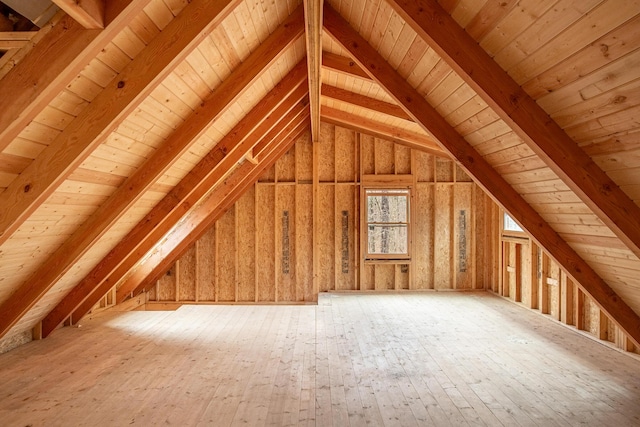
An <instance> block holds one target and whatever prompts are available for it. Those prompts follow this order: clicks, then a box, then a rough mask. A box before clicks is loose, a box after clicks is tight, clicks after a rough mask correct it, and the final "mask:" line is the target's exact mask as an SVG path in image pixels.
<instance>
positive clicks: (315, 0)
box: [302, 0, 323, 142]
mask: <svg viewBox="0 0 640 427" xmlns="http://www.w3.org/2000/svg"><path fill="white" fill-rule="evenodd" d="M302 3H303V5H304V18H305V19H304V25H305V39H306V45H307V66H308V70H309V109H310V111H311V137H312V140H313V141H314V142H315V141H319V140H320V139H319V138H320V87H321V86H322V75H321V71H322V3H323V0H303V2H302Z"/></svg>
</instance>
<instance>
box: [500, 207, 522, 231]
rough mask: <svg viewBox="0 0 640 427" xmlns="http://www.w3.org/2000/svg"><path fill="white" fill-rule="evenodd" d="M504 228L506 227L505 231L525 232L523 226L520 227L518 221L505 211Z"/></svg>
mask: <svg viewBox="0 0 640 427" xmlns="http://www.w3.org/2000/svg"><path fill="white" fill-rule="evenodd" d="M502 228H503V229H504V231H518V232H521V233H524V230H523V229H522V227H520V226H519V225H518V223H517V222H516V221H515V220H514V219H513V218H511V217H510V216H509V214H508V213H506V212H505V213H504V225H503V227H502Z"/></svg>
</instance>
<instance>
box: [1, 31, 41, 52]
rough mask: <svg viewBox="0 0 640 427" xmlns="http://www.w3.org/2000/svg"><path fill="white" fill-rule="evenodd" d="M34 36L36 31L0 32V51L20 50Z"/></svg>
mask: <svg viewBox="0 0 640 427" xmlns="http://www.w3.org/2000/svg"><path fill="white" fill-rule="evenodd" d="M36 34H38V32H37V31H9V32H4V31H3V32H0V50H9V49H20V48H21V47H23V46H24V45H26V44H27V43H29V40H31V39H32V38H33V36H35V35H36Z"/></svg>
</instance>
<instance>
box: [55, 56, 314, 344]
mask: <svg viewBox="0 0 640 427" xmlns="http://www.w3.org/2000/svg"><path fill="white" fill-rule="evenodd" d="M305 77H306V66H305V64H304V63H300V64H299V65H298V66H296V67H294V69H293V70H292V71H291V72H290V73H289V74H288V75H287V76H285V78H284V79H283V80H282V81H281V82H280V83H278V84H277V85H276V86H275V87H274V88H273V89H272V90H271V91H270V92H269V93H268V94H267V95H266V96H265V97H264V98H263V99H262V100H261V101H260V102H259V103H258V104H257V105H256V106H255V107H254V108H253V109H252V110H251V111H250V112H249V113H248V114H247V116H245V117H244V118H243V119H242V120H241V121H240V122H239V123H238V124H237V125H236V126H234V128H233V129H232V130H231V131H230V132H229V133H228V134H227V135H226V136H225V137H224V138H223V139H222V140H221V141H220V142H218V144H216V146H215V147H214V148H213V149H212V150H211V151H210V152H209V153H208V154H207V155H206V156H205V157H204V158H203V159H202V160H201V161H200V162H199V163H198V164H197V165H196V166H195V167H194V168H193V169H192V170H191V171H190V172H189V173H188V174H187V175H186V176H185V177H184V178H183V179H182V180H181V181H180V183H178V184H177V185H176V186H175V187H174V188H173V189H172V190H171V192H170V193H169V194H167V196H165V197H164V198H163V199H162V200H161V201H160V202H159V203H158V204H157V205H156V206H155V207H154V208H153V209H152V210H151V212H149V213H148V214H147V215H146V216H145V218H143V219H142V220H141V221H140V222H139V223H138V224H137V225H136V226H135V227H134V228H133V230H131V231H130V232H129V233H128V234H127V235H126V236H125V237H124V238H123V239H122V240H121V241H120V242H119V243H118V244H117V245H116V246H115V247H114V248H113V249H112V250H111V251H110V252H109V254H108V255H107V256H106V257H105V258H104V259H103V260H102V261H100V263H98V265H97V266H96V267H94V268H93V270H92V271H91V272H90V273H89V274H88V275H87V276H86V277H85V278H84V279H83V280H82V281H81V282H80V283H79V284H78V285H76V287H75V288H74V289H72V291H71V292H69V293H68V294H67V295H66V296H65V297H64V298H63V300H62V301H61V302H60V303H59V304H58V305H57V306H56V307H55V308H54V309H53V310H52V311H51V312H50V313H49V314H48V315H47V316H46V317H45V319H44V320H43V333H44V336H47V335H48V334H49V333H51V331H52V330H53V329H54V328H56V327H57V326H58V324H59V323H60V322H62V321H63V320H64V319H65V318H67V317H68V316H69V315H70V314H71V313H72V312H73V310H75V309H76V307H77V306H78V305H79V304H80V303H82V302H83V300H84V299H85V298H86V297H87V296H88V295H90V294H92V293H93V292H94V290H95V289H96V288H98V287H99V286H101V285H103V284H104V283H105V282H107V283H109V284H110V283H113V282H114V281H117V280H119V279H115V278H113V277H122V275H124V274H126V272H127V271H128V270H129V269H130V268H132V267H133V266H134V265H135V263H136V262H137V261H138V260H139V259H140V257H141V256H142V255H144V253H146V252H147V251H149V250H150V248H152V247H153V245H155V244H156V243H157V240H158V239H160V238H161V237H162V236H163V235H164V234H165V233H166V232H167V231H168V230H169V229H170V228H171V227H173V225H174V224H175V223H176V222H178V221H179V220H180V218H181V217H182V215H183V214H184V213H185V212H186V211H187V210H188V209H189V208H190V207H192V206H194V205H195V204H196V203H197V202H198V200H199V199H200V198H202V197H203V195H204V194H206V192H207V191H208V189H209V188H211V186H213V185H215V184H216V183H217V182H218V181H219V180H220V179H221V178H222V177H224V175H225V173H226V171H227V170H228V169H230V168H232V167H233V165H234V164H236V163H237V162H238V161H240V160H241V158H242V156H243V155H244V154H245V153H246V152H247V151H249V150H250V149H251V147H252V146H253V145H255V144H256V143H257V141H258V140H259V138H260V137H261V136H262V135H263V134H264V133H265V132H268V131H269V130H270V129H271V128H273V127H274V126H275V124H276V123H277V122H278V121H279V120H280V119H281V117H282V116H283V115H286V114H288V112H289V111H290V110H292V109H293V108H294V107H295V105H296V103H297V102H298V101H299V100H300V99H302V98H303V96H305V95H306V93H307V90H308V89H307V88H306V87H303V86H304V83H305ZM304 108H305V106H304V105H301V106H299V107H298V111H303V110H304ZM111 286H112V285H107V289H109V288H110V287H111ZM98 294H100V296H102V295H103V294H104V292H102V293H100V292H98ZM100 296H99V297H98V298H100Z"/></svg>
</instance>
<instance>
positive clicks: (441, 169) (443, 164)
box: [435, 157, 453, 182]
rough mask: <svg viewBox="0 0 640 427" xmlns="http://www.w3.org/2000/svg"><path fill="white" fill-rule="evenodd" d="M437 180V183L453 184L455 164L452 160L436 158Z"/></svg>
mask: <svg viewBox="0 0 640 427" xmlns="http://www.w3.org/2000/svg"><path fill="white" fill-rule="evenodd" d="M435 159H436V161H435V179H436V182H453V163H452V162H451V160H448V159H442V158H440V157H436V158H435Z"/></svg>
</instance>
